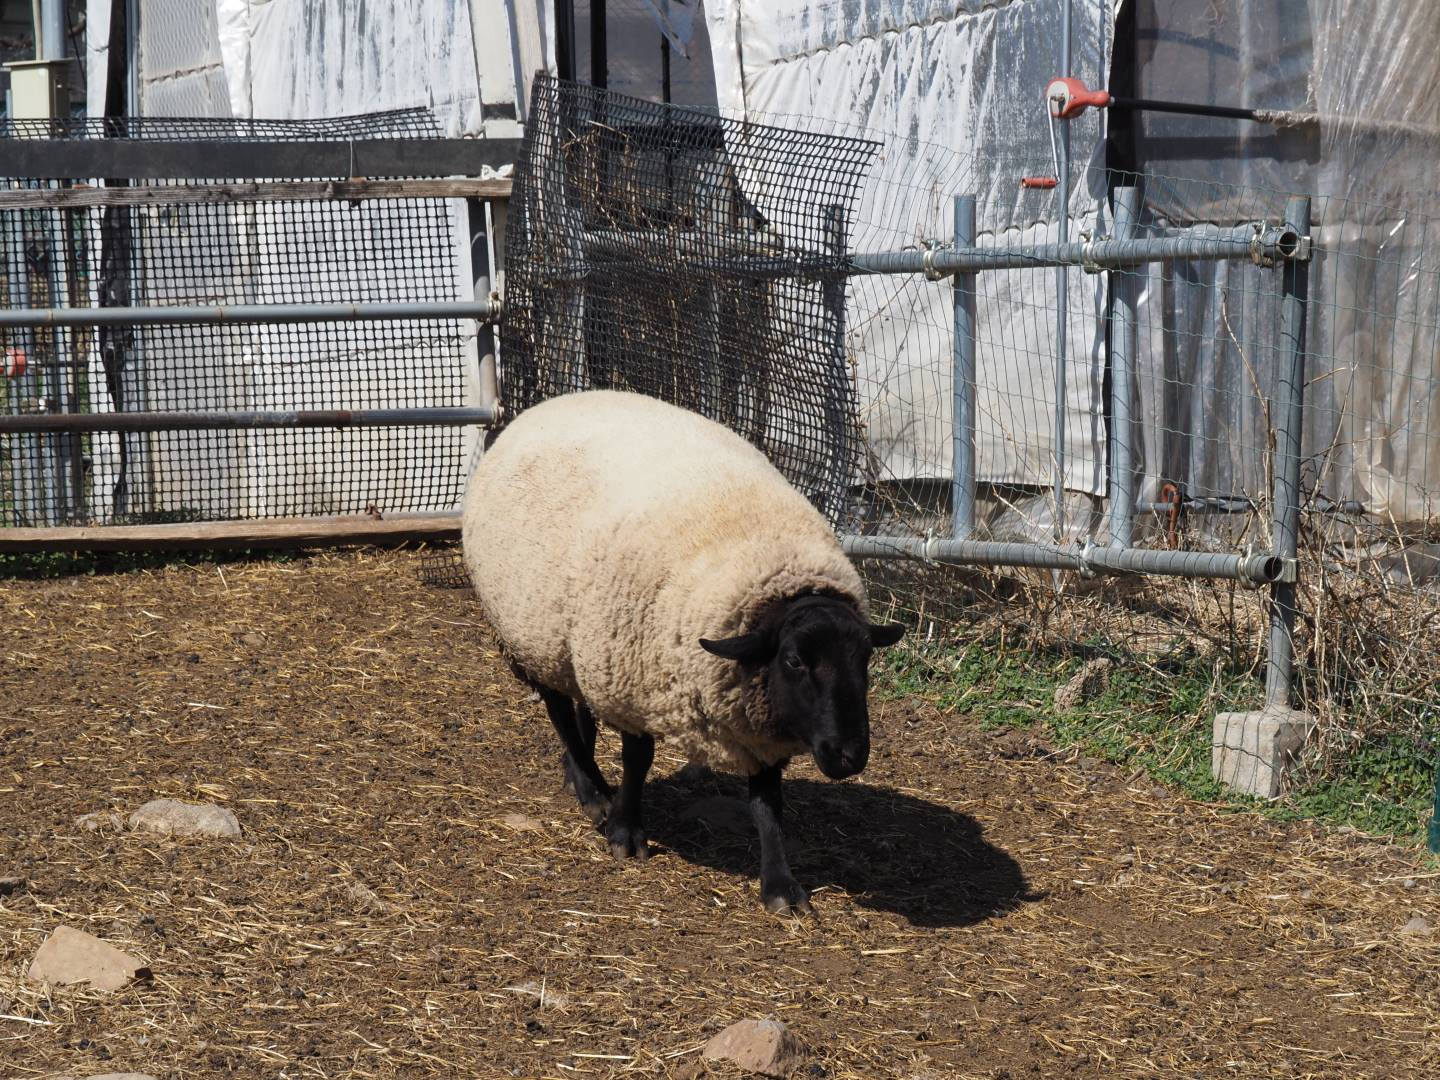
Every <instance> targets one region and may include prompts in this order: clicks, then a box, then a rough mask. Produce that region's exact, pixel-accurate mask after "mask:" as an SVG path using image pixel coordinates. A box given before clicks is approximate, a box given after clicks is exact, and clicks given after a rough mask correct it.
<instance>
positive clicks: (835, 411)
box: [822, 204, 852, 523]
mask: <svg viewBox="0 0 1440 1080" xmlns="http://www.w3.org/2000/svg"><path fill="white" fill-rule="evenodd" d="M824 213H825V241H826V244H825V246H826V247H827V248H828V249H829V253H830V255H831V256H832V257H833V258H834V260H835V265H836V269H835V270H834V271H833V272H832V274H831V275H830V276H829V277H827V278H826V280H825V285H824V296H825V307H826V309H827V310H828V312H829V314H830V318H831V321H832V324H833V330H834V334H833V338H832V341H833V343H834V344H833V347H832V355H831V357H830V363H829V365H828V375H829V379H828V380H827V381H828V382H829V386H827V387H826V391H825V404H824V409H823V414H824V418H825V420H824V422H825V434H826V436H827V437H828V438H829V439H830V446H829V451H830V453H829V458H830V463H829V464H830V470H829V472H830V475H829V476H827V477H825V478H824V480H823V483H824V489H823V491H822V500H823V502H824V507H823V509H824V511H825V513H826V515H827V516H828V517H829V518H830V519H831V520H832V521H834V522H837V523H838V522H840V521H842V520H843V519H844V513H845V496H846V492H847V491H848V489H849V487H850V481H851V479H852V477H851V474H850V465H851V460H852V454H851V449H852V444H851V437H850V409H849V408H848V407H847V406H848V405H849V402H850V363H849V356H848V349H847V348H846V341H845V288H846V278H845V274H844V272H843V270H840V269H839V267H840V266H841V265H842V264H843V263H844V261H845V254H846V249H847V247H848V246H849V241H848V237H847V236H846V229H845V207H844V206H841V205H839V204H833V205H830V206H827V207H825V210H824Z"/></svg>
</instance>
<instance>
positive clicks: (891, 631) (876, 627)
mask: <svg viewBox="0 0 1440 1080" xmlns="http://www.w3.org/2000/svg"><path fill="white" fill-rule="evenodd" d="M904 636H905V627H904V626H902V625H901V624H900V623H898V622H892V623H871V624H870V644H871V645H873V646H874V647H875V648H877V649H883V648H884V647H885V646H886V645H894V644H895V643H896V642H897V641H899V640H900V639H901V638H902V637H904Z"/></svg>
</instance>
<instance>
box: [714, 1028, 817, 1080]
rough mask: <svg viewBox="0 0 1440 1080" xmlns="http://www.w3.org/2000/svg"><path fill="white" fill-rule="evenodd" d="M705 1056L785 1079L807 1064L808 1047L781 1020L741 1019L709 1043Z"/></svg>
mask: <svg viewBox="0 0 1440 1080" xmlns="http://www.w3.org/2000/svg"><path fill="white" fill-rule="evenodd" d="M704 1056H705V1057H706V1058H708V1059H709V1060H711V1061H731V1062H734V1063H735V1064H736V1065H738V1066H740V1068H742V1069H748V1070H749V1071H751V1072H758V1073H764V1074H765V1075H766V1076H786V1075H788V1074H789V1073H791V1072H793V1071H794V1070H795V1069H796V1068H798V1067H799V1066H800V1064H801V1063H802V1062H803V1061H804V1056H805V1048H804V1047H803V1046H801V1045H800V1040H799V1039H797V1038H795V1036H794V1035H792V1034H790V1029H789V1028H787V1027H786V1026H785V1025H784V1024H782V1023H780V1021H778V1020H741V1021H740V1022H739V1023H736V1024H731V1025H730V1026H729V1027H727V1028H726V1029H725V1030H724V1031H722V1032H720V1034H718V1035H716V1036H715V1037H714V1038H713V1039H711V1040H710V1041H709V1042H707V1043H706V1044H705V1052H704Z"/></svg>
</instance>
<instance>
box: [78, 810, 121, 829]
mask: <svg viewBox="0 0 1440 1080" xmlns="http://www.w3.org/2000/svg"><path fill="white" fill-rule="evenodd" d="M75 824H76V825H78V826H80V828H82V829H84V830H85V831H86V832H120V831H121V830H123V829H124V828H125V819H124V818H122V817H121V816H120V815H119V814H117V813H115V811H113V810H97V811H95V813H93V814H81V815H80V816H79V817H78V818H76V819H75Z"/></svg>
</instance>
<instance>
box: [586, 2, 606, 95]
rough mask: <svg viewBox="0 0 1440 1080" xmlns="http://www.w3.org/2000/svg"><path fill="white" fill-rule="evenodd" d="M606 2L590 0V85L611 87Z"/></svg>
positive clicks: (603, 87)
mask: <svg viewBox="0 0 1440 1080" xmlns="http://www.w3.org/2000/svg"><path fill="white" fill-rule="evenodd" d="M607 29H609V28H608V27H607V26H606V25H605V0H590V85H591V86H598V87H599V88H600V89H601V90H604V89H605V88H606V87H608V86H609V85H610V42H609V40H608V36H607V34H606V30H607Z"/></svg>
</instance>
